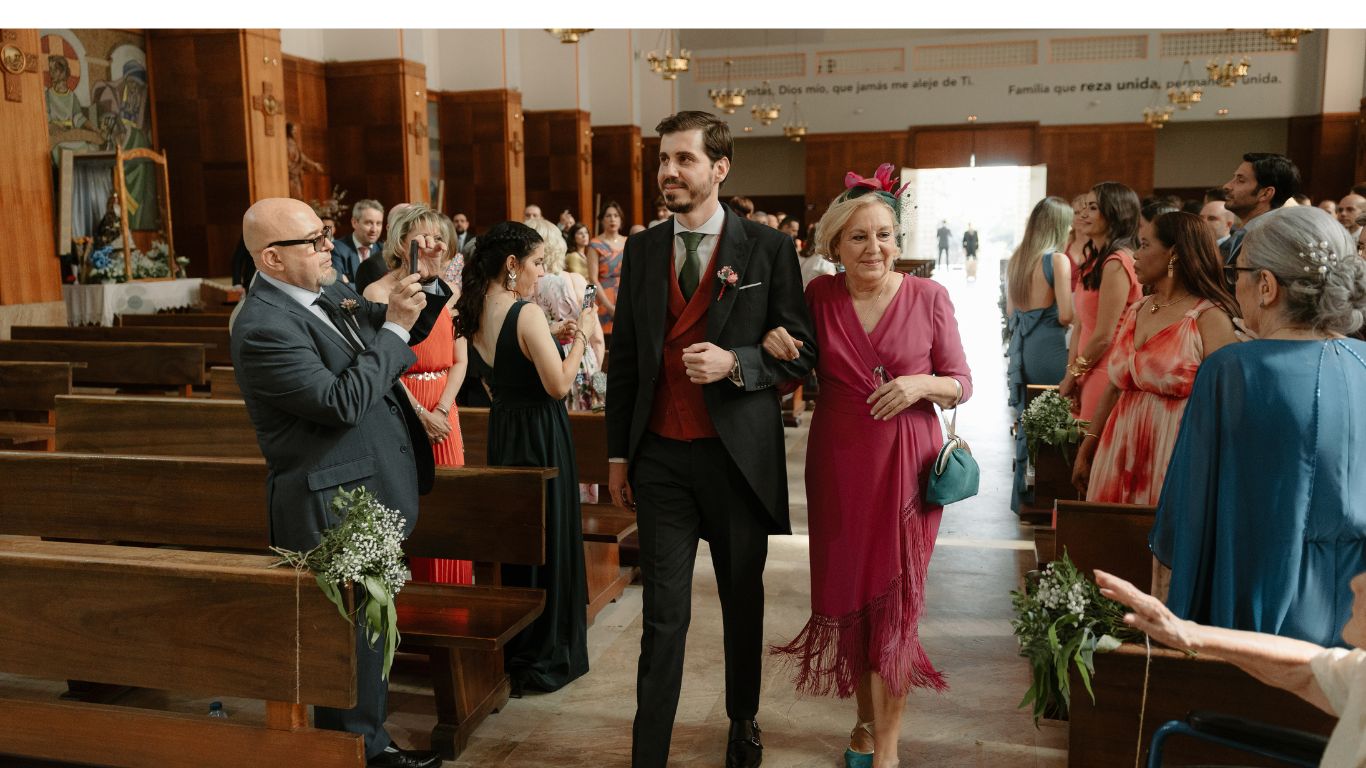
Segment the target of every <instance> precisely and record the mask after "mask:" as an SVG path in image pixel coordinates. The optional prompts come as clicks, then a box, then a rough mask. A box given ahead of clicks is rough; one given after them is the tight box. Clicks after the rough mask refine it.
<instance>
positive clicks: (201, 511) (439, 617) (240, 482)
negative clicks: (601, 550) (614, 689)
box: [0, 401, 558, 759]
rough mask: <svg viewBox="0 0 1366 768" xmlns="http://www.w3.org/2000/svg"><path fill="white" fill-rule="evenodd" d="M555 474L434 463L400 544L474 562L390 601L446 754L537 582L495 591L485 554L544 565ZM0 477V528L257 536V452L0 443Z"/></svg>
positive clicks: (474, 717) (27, 532)
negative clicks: (27, 448) (81, 450)
mask: <svg viewBox="0 0 1366 768" xmlns="http://www.w3.org/2000/svg"><path fill="white" fill-rule="evenodd" d="M192 402H193V401H192ZM200 402H203V401H200ZM239 405H240V404H239ZM58 424H59V432H60V431H61V430H62V429H63V428H64V425H63V423H62V422H61V421H60V419H59V422H58ZM34 456H36V457H39V459H38V460H33V459H31V458H28V457H34ZM557 473H558V470H555V469H535V468H517V469H502V468H497V469H491V468H483V469H465V468H460V469H450V468H438V469H437V473H436V483H435V486H434V487H433V489H432V492H431V493H430V494H428V495H427V496H423V497H422V499H421V507H420V514H419V516H418V523H417V527H416V528H415V529H414V530H413V534H412V536H411V537H409V539H408V540H407V541H406V542H405V543H404V551H405V552H407V553H408V554H409V555H410V556H416V557H446V558H457V559H462V560H474V561H477V565H476V567H477V568H479V572H480V580H481V585H480V586H453V585H446V584H418V583H410V584H408V585H407V586H406V587H404V588H403V591H402V592H400V593H399V596H398V610H399V630H400V632H401V633H402V635H403V644H402V650H403V651H405V652H417V653H424V654H426V655H427V656H428V658H429V664H430V674H431V679H432V687H433V692H434V694H435V697H436V710H437V725H436V727H435V728H434V729H433V731H432V745H433V748H434V749H438V750H440V751H441V752H442V754H443V755H444V756H445V757H446V759H455V756H456V755H458V754H459V753H460V752H461V751H462V750H463V749H464V748H465V746H466V745H467V744H468V743H469V739H470V736H471V734H472V733H473V732H474V730H475V729H476V728H477V727H478V726H479V724H480V723H482V722H483V720H484V718H486V717H487V716H488V715H489V714H490V713H492V712H496V711H498V710H499V709H501V708H502V707H503V705H504V704H506V703H507V700H508V696H509V693H510V685H509V682H508V678H507V675H506V673H504V671H503V647H504V646H505V645H506V643H507V642H508V641H509V640H511V639H512V638H513V637H514V636H515V635H516V634H517V633H518V632H520V631H521V630H522V629H524V628H526V626H527V625H528V624H530V623H531V622H532V621H533V620H535V618H536V617H537V616H539V615H540V614H541V612H542V610H543V609H544V605H545V593H544V592H543V591H542V590H538V589H517V588H510V587H502V586H498V584H497V580H496V574H497V573H498V567H497V565H498V564H499V563H505V562H506V563H518V564H530V565H538V564H541V563H544V562H545V485H546V481H548V480H549V479H550V478H553V477H554V476H555V475H556V474H557ZM0 476H4V477H10V478H14V480H13V482H12V484H11V485H12V487H7V489H6V492H5V494H3V496H2V497H0V534H7V535H21V536H48V537H54V538H61V539H77V540H85V541H119V542H125V543H137V544H152V545H165V546H176V547H196V548H207V549H213V550H232V551H252V552H263V551H266V550H267V548H268V547H269V544H270V531H269V524H268V523H269V521H268V518H267V515H266V512H265V509H266V466H265V462H264V461H262V460H261V459H259V458H256V459H252V460H247V459H221V458H207V459H206V458H199V459H189V458H179V457H177V458H171V457H151V456H117V455H94V454H65V453H31V452H22V451H0ZM191 479H192V482H191V481H190V480H191ZM177 480H179V481H182V482H176V481H177ZM490 520H497V521H498V524H497V525H496V526H494V525H489V521H490ZM486 575H487V576H488V577H487V578H486ZM307 584H308V587H307V590H308V591H309V592H316V591H317V590H316V588H315V587H314V586H313V580H312V579H311V578H310V579H308V582H307ZM334 615H335V611H334Z"/></svg>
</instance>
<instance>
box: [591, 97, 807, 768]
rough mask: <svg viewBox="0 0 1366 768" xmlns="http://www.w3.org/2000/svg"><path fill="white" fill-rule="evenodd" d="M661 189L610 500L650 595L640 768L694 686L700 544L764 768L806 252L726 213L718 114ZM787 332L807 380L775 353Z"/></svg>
mask: <svg viewBox="0 0 1366 768" xmlns="http://www.w3.org/2000/svg"><path fill="white" fill-rule="evenodd" d="M655 130H656V131H658V132H659V134H660V147H659V160H660V163H659V186H660V189H661V190H662V191H663V193H664V200H665V204H666V205H667V206H668V209H669V210H670V211H672V212H673V213H674V217H673V220H672V223H669V224H667V225H666V226H661V227H655V228H653V229H648V230H646V231H644V232H641V233H638V234H635V235H632V236H631V238H630V239H629V240H627V241H626V253H625V256H624V258H623V261H622V272H621V283H620V285H621V288H620V291H619V293H618V294H617V313H616V324H615V326H614V328H613V334H612V350H611V358H610V359H611V365H610V367H609V368H608V374H607V443H608V453H609V455H610V456H611V457H612V464H611V468H610V475H609V482H608V486H609V489H610V490H611V493H612V500H613V502H614V503H616V504H618V505H619V506H625V507H628V508H635V509H636V511H637V519H638V522H639V528H640V567H641V580H642V583H643V584H644V624H645V629H644V634H643V636H642V637H641V642H640V666H639V670H638V676H637V679H636V719H635V725H634V728H633V731H632V748H631V765H632V766H633V767H634V768H664V766H665V764H666V763H667V762H668V757H669V741H670V737H671V735H672V731H673V722H674V715H675V712H676V711H677V709H678V696H679V689H680V686H681V685H682V679H683V649H684V644H685V641H686V639H687V633H688V623H689V620H690V618H691V599H692V598H691V595H692V573H693V563H694V561H695V560H696V559H697V542H698V540H699V539H706V540H707V542H708V543H709V544H710V546H711V556H712V567H713V568H714V569H715V571H716V582H717V589H718V591H719V592H720V598H721V610H722V623H723V625H724V633H725V654H726V655H725V668H726V711H727V714H728V715H729V717H730V721H731V725H730V736H729V744H728V746H727V749H726V765H727V767H728V768H752V767H753V766H757V765H759V763H760V762H762V760H763V751H762V750H763V747H762V744H761V742H760V738H759V726H758V723H757V722H756V721H755V716H756V715H757V713H758V710H759V686H760V672H761V669H762V660H763V652H764V649H763V620H764V619H763V616H764V584H763V573H764V561H765V559H766V558H767V557H768V536H769V535H770V534H784V533H791V532H792V529H791V524H790V523H789V521H788V510H787V465H786V451H785V449H784V446H783V426H782V414H781V411H780V407H779V400H778V393H777V390H775V389H774V385H776V384H779V383H781V382H783V381H786V380H789V379H800V378H803V377H805V376H806V374H807V373H808V372H809V371H810V370H811V368H812V366H813V365H814V363H815V358H816V346H815V343H814V339H813V334H812V332H811V318H810V315H809V314H808V312H807V309H806V302H805V301H804V299H803V296H802V281H801V274H800V268H799V266H798V263H797V252H796V249H795V248H794V247H793V244H792V238H790V237H788V236H787V235H785V234H783V233H782V232H781V231H779V230H776V229H772V228H770V227H767V226H764V225H762V224H758V223H755V222H750V221H746V220H744V219H742V218H740V217H739V216H737V215H735V213H734V212H732V211H731V210H730V209H729V208H726V207H725V206H723V205H721V204H720V202H719V200H718V195H719V192H720V187H721V183H722V182H723V181H725V178H726V175H727V173H729V171H730V163H731V155H732V149H733V145H732V142H731V136H730V128H729V127H728V126H727V125H726V124H725V123H724V122H722V121H720V120H718V119H716V118H715V117H714V116H713V115H711V114H708V113H706V112H680V113H678V114H676V115H672V116H670V117H667V118H665V119H664V121H663V122H661V123H660V124H659V126H658V127H656V129H655ZM777 326H783V327H785V328H787V329H788V331H789V332H790V333H792V335H793V336H794V337H795V338H797V339H799V340H800V341H801V342H803V346H802V347H801V350H800V355H799V357H798V358H797V359H796V360H793V361H791V362H787V361H779V360H776V359H774V358H773V357H771V356H768V355H765V354H764V353H763V349H762V348H761V346H760V343H761V342H762V340H763V336H764V334H765V333H766V332H767V331H768V330H770V329H772V328H774V327H777Z"/></svg>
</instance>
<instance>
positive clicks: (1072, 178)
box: [1037, 123, 1157, 201]
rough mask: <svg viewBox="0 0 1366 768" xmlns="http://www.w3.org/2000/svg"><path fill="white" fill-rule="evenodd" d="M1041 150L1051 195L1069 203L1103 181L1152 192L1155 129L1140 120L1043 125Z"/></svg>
mask: <svg viewBox="0 0 1366 768" xmlns="http://www.w3.org/2000/svg"><path fill="white" fill-rule="evenodd" d="M1038 148H1039V151H1038V157H1037V162H1040V163H1044V164H1046V165H1047V166H1048V194H1050V195H1057V196H1058V197H1061V198H1063V199H1064V200H1069V201H1070V200H1071V199H1072V198H1073V197H1074V196H1076V195H1079V194H1082V193H1083V192H1086V191H1087V190H1089V189H1090V188H1091V187H1093V186H1095V185H1096V184H1098V183H1099V182H1102V181H1119V182H1122V183H1124V184H1126V185H1128V186H1129V187H1130V188H1132V189H1133V190H1134V191H1135V192H1137V193H1138V195H1139V197H1142V196H1143V195H1148V194H1152V191H1153V166H1154V163H1155V162H1156V160H1155V157H1156V152H1157V133H1156V131H1154V130H1153V129H1152V128H1149V127H1148V126H1146V125H1143V124H1142V123H1122V124H1109V125H1045V126H1040V127H1039V139H1038Z"/></svg>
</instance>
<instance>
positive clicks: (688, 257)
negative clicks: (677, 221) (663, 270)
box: [678, 232, 706, 300]
mask: <svg viewBox="0 0 1366 768" xmlns="http://www.w3.org/2000/svg"><path fill="white" fill-rule="evenodd" d="M678 236H679V237H681V238H683V247H684V248H685V249H686V254H685V255H684V256H683V269H681V270H679V272H678V287H679V288H680V289H681V290H682V291H683V298H684V299H689V300H690V299H692V295H693V292H694V291H696V290H697V283H698V281H699V279H700V278H701V276H702V258H701V257H700V256H698V255H697V246H699V245H701V244H702V238H704V237H706V235H704V234H702V233H701V232H679V233H678Z"/></svg>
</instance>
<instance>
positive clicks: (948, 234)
mask: <svg viewBox="0 0 1366 768" xmlns="http://www.w3.org/2000/svg"><path fill="white" fill-rule="evenodd" d="M935 236H936V237H938V238H939V248H938V250H937V251H936V252H935V257H934V265H935V266H936V267H937V266H939V260H940V259H943V261H944V269H948V268H949V240H950V238H952V237H953V232H952V231H950V230H949V220H948V219H944V220H943V221H941V222H939V229H937V230H935Z"/></svg>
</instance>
